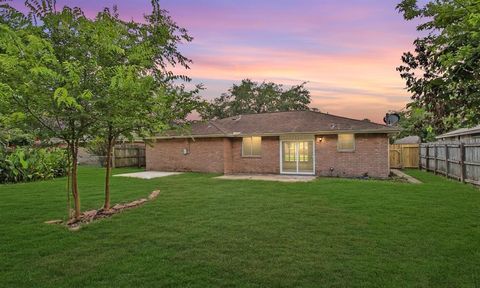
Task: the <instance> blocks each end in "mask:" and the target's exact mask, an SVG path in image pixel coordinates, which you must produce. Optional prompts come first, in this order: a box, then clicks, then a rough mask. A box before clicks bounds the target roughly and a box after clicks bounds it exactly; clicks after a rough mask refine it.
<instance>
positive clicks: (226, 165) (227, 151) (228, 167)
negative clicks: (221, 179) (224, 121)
mask: <svg viewBox="0 0 480 288" xmlns="http://www.w3.org/2000/svg"><path fill="white" fill-rule="evenodd" d="M232 173H233V154H232V141H231V139H230V138H223V174H232Z"/></svg>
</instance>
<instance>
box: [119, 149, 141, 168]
mask: <svg viewBox="0 0 480 288" xmlns="http://www.w3.org/2000/svg"><path fill="white" fill-rule="evenodd" d="M112 166H113V167H145V146H133V145H132V146H124V145H122V146H115V148H114V150H113V158H112Z"/></svg>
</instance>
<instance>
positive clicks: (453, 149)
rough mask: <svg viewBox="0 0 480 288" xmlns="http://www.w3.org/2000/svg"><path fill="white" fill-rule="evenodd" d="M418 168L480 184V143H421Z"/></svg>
mask: <svg viewBox="0 0 480 288" xmlns="http://www.w3.org/2000/svg"><path fill="white" fill-rule="evenodd" d="M420 169H425V170H427V171H433V172H434V173H435V174H443V175H445V176H446V177H449V178H453V179H457V180H459V181H462V182H467V183H472V184H476V185H480V143H460V142H444V143H443V142H439V143H425V144H421V145H420Z"/></svg>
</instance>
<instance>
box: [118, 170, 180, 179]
mask: <svg viewBox="0 0 480 288" xmlns="http://www.w3.org/2000/svg"><path fill="white" fill-rule="evenodd" d="M179 174H182V173H181V172H160V171H145V172H135V173H125V174H117V175H113V176H115V177H131V178H139V179H153V178H160V177H167V176H172V175H179Z"/></svg>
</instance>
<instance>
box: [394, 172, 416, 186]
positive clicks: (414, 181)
mask: <svg viewBox="0 0 480 288" xmlns="http://www.w3.org/2000/svg"><path fill="white" fill-rule="evenodd" d="M390 171H392V173H393V174H394V175H395V176H397V177H400V178H404V179H405V180H407V181H408V182H409V183H412V184H422V181H420V180H418V179H417V178H413V177H412V176H410V175H408V174H405V173H403V172H402V171H400V170H398V169H391V170H390Z"/></svg>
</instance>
